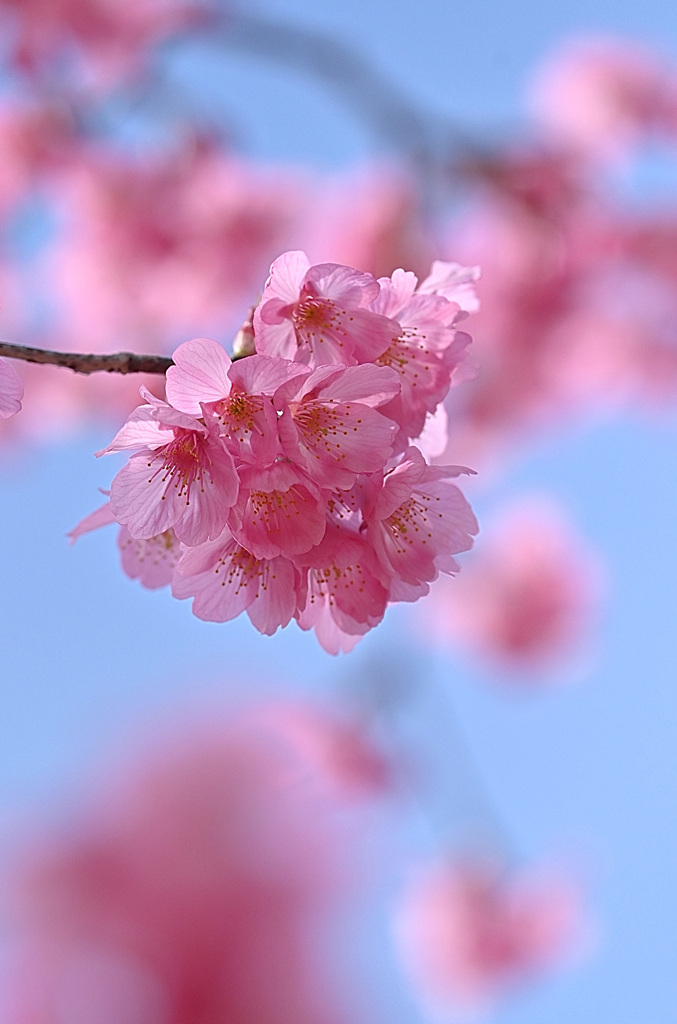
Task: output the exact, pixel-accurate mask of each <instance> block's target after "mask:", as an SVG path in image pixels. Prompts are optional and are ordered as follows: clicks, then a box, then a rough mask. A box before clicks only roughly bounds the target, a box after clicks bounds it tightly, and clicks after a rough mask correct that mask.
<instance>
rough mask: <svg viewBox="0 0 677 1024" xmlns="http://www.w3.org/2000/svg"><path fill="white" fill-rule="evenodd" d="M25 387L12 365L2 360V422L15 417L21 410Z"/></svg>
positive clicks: (0, 415) (0, 383)
mask: <svg viewBox="0 0 677 1024" xmlns="http://www.w3.org/2000/svg"><path fill="white" fill-rule="evenodd" d="M23 396H24V386H23V381H22V380H21V377H20V376H19V374H18V373H17V372H16V370H15V369H14V367H13V366H12V364H11V363H8V362H7V360H6V359H0V420H5V419H7V418H8V417H9V416H14V415H15V413H17V412H19V410H20V409H21V399H22V398H23Z"/></svg>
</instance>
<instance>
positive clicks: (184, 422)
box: [74, 252, 477, 653]
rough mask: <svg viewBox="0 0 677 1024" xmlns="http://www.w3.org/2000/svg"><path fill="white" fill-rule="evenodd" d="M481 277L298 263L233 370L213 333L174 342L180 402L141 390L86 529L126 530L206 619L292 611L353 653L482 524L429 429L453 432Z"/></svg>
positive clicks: (125, 546) (276, 269)
mask: <svg viewBox="0 0 677 1024" xmlns="http://www.w3.org/2000/svg"><path fill="white" fill-rule="evenodd" d="M476 276H477V272H476V271H475V270H474V269H468V268H463V267H461V266H459V265H458V264H450V263H436V264H434V266H433V270H432V273H431V274H430V276H429V277H427V278H426V279H425V280H424V281H423V282H421V283H419V282H418V280H417V278H416V276H415V275H414V274H412V273H408V272H405V271H402V270H398V271H395V273H394V274H393V275H392V277H390V278H381V279H380V280H376V278H374V277H373V276H372V275H370V274H365V273H361V272H359V271H357V270H354V269H352V268H350V267H346V266H342V265H340V264H332V263H325V264H319V265H316V266H311V265H310V262H309V260H308V258H307V257H306V256H305V254H304V253H301V252H288V253H285V254H284V255H282V256H281V257H279V259H277V260H276V261H275V262H274V263H273V265H272V267H271V272H270V277H269V278H268V281H267V283H266V286H265V289H264V291H263V295H262V298H261V301H260V303H259V305H258V307H257V309H256V310H255V312H254V315H253V318H252V321H251V326H250V328H249V336H250V337H249V341H250V344H249V349H250V351H251V354H249V355H247V356H246V358H239V359H237V361H231V359H230V357H229V356H228V355H227V354H226V352H225V351H224V349H223V348H222V347H221V346H220V345H219V344H218V343H217V342H216V341H212V340H210V339H207V338H197V339H194V340H192V341H188V342H185V343H184V344H182V345H180V346H179V348H178V349H177V350H176V351H175V353H174V356H173V360H174V365H173V366H171V367H170V369H169V370H168V372H167V385H166V397H167V401H162V400H160V399H158V398H156V397H154V396H153V395H152V394H151V393H150V392H149V391H147V390H146V389H142V397H143V398H144V399H145V404H143V405H141V406H139V407H138V408H137V409H135V410H134V412H133V413H132V414H131V416H130V417H129V419H128V420H127V422H126V424H125V425H124V426H123V427H122V429H121V430H120V431H119V433H118V434H117V436H116V437H115V438H114V440H113V441H112V442H111V444H110V445H108V446H107V447H106V448H105V449H103V451H102V452H100V453H99V454H106V453H109V452H119V451H122V450H134V449H136V452H135V454H132V456H131V458H130V459H129V462H128V463H127V464H126V465H125V466H124V467H123V468H122V469H121V470H120V472H119V473H118V474H117V476H116V477H115V479H114V480H113V483H112V485H111V492H110V501H109V503H108V504H107V505H106V506H105V507H104V508H103V509H101V510H99V511H98V512H97V513H94V514H93V515H92V516H90V517H88V519H86V520H85V521H84V522H83V523H81V524H80V526H79V527H78V528H76V530H75V531H74V535H75V536H77V535H79V534H80V533H82V532H84V531H86V530H87V529H91V528H93V527H94V526H97V525H100V524H101V523H103V522H105V521H116V522H118V523H119V524H120V525H121V526H122V528H123V530H122V533H121V538H120V546H121V549H122V551H123V566H124V568H125V569H126V571H127V572H128V573H129V575H131V576H136V577H139V578H140V579H141V582H142V583H144V584H145V585H147V586H151V587H155V586H161V585H165V584H171V586H172V591H173V594H174V595H175V596H176V597H178V598H193V611H194V613H195V614H196V615H197V616H198V617H199V618H202V619H206V620H209V621H217V622H225V621H228V620H230V619H232V618H234V617H235V616H236V615H238V614H239V613H240V612H243V611H246V612H247V614H248V615H249V618H250V619H251V621H252V622H253V624H254V625H255V626H256V628H257V629H259V630H260V631H261V632H262V633H266V634H272V633H274V632H275V631H276V630H277V629H278V627H282V626H286V625H287V624H288V623H289V622H290V621H291V619H292V618H295V619H296V620H297V622H298V623H299V625H300V626H301V628H302V629H311V628H314V629H315V631H316V633H317V636H318V638H319V640H320V643H321V644H322V645H323V647H325V649H326V650H328V651H330V652H332V653H337V652H338V651H339V650H344V651H345V650H350V649H351V648H352V647H353V646H354V644H355V643H356V642H357V641H358V640H359V638H360V637H361V636H362V635H364V634H365V633H366V632H367V631H368V630H369V629H371V628H372V627H374V626H376V625H377V624H378V623H379V622H380V621H381V620H382V618H383V616H384V614H385V611H386V608H387V606H388V604H389V602H391V601H414V600H416V599H417V598H419V597H421V596H423V595H425V594H427V593H428V591H429V586H430V583H431V581H432V580H434V579H435V578H437V576H438V575H439V573H440V572H443V573H448V574H453V573H454V572H456V571H457V570H458V564H457V562H456V560H455V558H454V555H455V554H457V553H458V552H460V551H465V550H468V549H469V548H470V547H471V546H472V543H473V535H474V534H475V533H476V532H477V523H476V520H475V517H474V515H473V513H472V510H471V509H470V506H469V505H468V503H467V501H466V499H465V498H464V497H463V495H462V493H461V491H460V490H459V489H458V487H457V486H456V484H455V483H453V482H452V481H453V480H455V479H456V478H457V477H458V476H460V475H462V474H464V473H469V472H471V470H468V469H465V468H464V467H461V466H432V465H429V464H428V462H427V461H426V458H425V456H424V454H423V451H422V450H421V447H422V446H423V447H424V448H425V444H424V443H423V445H422V442H421V439H420V435H421V434H422V432H423V431H424V428H425V427H427V430H426V434H427V435H428V436H430V435H431V434H433V435H435V440H436V442H437V444H438V446H439V442H440V436H439V435H440V432H444V430H443V423H440V422H439V421H440V416H441V414H442V413H443V410H442V409H441V408H440V403H441V402H442V400H443V399H444V397H445V396H446V394H447V392H448V390H449V387H450V384H451V382H452V378H454V377H461V376H462V372H461V371H460V370H459V367H461V366H462V364H463V362H464V359H465V353H466V349H467V346H468V343H469V341H470V338H469V336H468V335H466V334H464V333H462V332H459V331H458V330H457V325H458V323H459V321H460V320H462V319H463V318H464V317H465V316H466V315H467V311H468V309H470V308H473V307H474V304H475V302H476V300H475V296H474V291H473V289H472V282H473V280H474V279H475V278H476ZM239 347H240V351H242V339H240V343H239ZM244 347H245V349H246V348H247V346H246V345H245V346H244ZM431 420H432V421H433V424H434V427H433V428H431V427H430V421H431ZM416 440H419V446H414V445H413V444H412V442H413V441H416ZM442 440H443V441H444V440H445V439H442Z"/></svg>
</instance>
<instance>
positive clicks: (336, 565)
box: [296, 529, 389, 654]
mask: <svg viewBox="0 0 677 1024" xmlns="http://www.w3.org/2000/svg"><path fill="white" fill-rule="evenodd" d="M297 562H298V563H299V564H300V565H302V566H303V567H304V568H305V569H306V570H308V596H307V599H306V602H305V605H303V604H301V605H300V609H299V612H298V614H297V616H296V618H297V621H298V623H299V625H300V627H301V629H315V632H316V635H317V637H318V639H319V641H320V643H321V644H322V646H323V647H325V649H326V650H328V651H329V653H330V654H336V653H337V652H338V650H345V649H348V650H349V649H351V648H352V646H354V644H353V642H352V641H351V640H348V642H347V643H348V646H347V648H346V645H345V644H344V642H343V639H342V638H343V637H344V636H347V637H349V638H350V637H358V638H359V637H360V636H363V635H364V634H365V633H367V632H368V631H369V630H370V629H372V628H373V627H374V626H377V625H378V623H379V622H380V621H381V620H382V619H383V616H384V615H385V611H386V607H387V604H388V596H389V594H388V590H387V588H386V587H385V586H384V585H383V582H382V581H381V578H380V572H379V567H378V564H377V562H376V559H375V558H374V554H373V552H372V550H371V548H370V547H369V545H368V544H367V543H366V542H365V541H364V540H363V539H362V538H361V537H359V536H357V537H355V536H349V535H347V534H343V533H342V532H341V531H340V530H333V529H329V530H327V533H326V535H325V537H324V539H323V541H322V543H321V544H318V545H317V546H316V547H315V548H313V549H312V551H310V552H309V553H308V554H307V555H305V556H299V557H298V558H297Z"/></svg>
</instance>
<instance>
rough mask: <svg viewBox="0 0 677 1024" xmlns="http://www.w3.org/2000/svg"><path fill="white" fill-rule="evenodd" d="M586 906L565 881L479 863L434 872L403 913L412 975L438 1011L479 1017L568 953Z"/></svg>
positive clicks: (416, 886)
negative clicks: (515, 874)
mask: <svg viewBox="0 0 677 1024" xmlns="http://www.w3.org/2000/svg"><path fill="white" fill-rule="evenodd" d="M579 902H580V898H579V896H578V893H577V891H576V889H575V887H574V886H573V885H572V884H571V882H569V881H567V880H564V879H563V878H561V877H559V876H547V875H544V876H543V877H539V876H538V875H533V876H531V875H529V874H527V875H525V876H524V877H511V876H509V875H506V874H504V873H503V872H501V871H500V870H498V868H497V866H496V865H495V864H492V863H491V862H490V861H482V860H476V859H472V860H471V859H466V860H458V861H451V860H450V861H448V862H446V863H440V864H438V865H435V866H431V867H429V868H427V869H425V870H422V871H421V872H420V874H419V876H418V877H417V878H415V879H414V881H413V883H412V885H411V886H410V887H409V890H408V892H407V893H406V894H405V897H404V901H403V905H402V907H401V910H400V915H399V920H398V922H397V930H398V937H399V941H400V948H401V953H402V959H403V962H404V965H405V968H406V970H407V971H408V973H409V974H410V975H411V978H412V980H413V982H414V984H415V985H416V987H417V989H418V990H419V991H420V994H421V997H422V999H423V1001H424V1002H425V1003H426V1004H428V1005H429V1006H430V1007H431V1009H433V1011H437V1012H438V1013H444V1014H445V1015H448V1013H449V1012H450V1011H451V1012H454V1011H455V1012H456V1013H458V1014H460V1015H462V1016H473V1015H474V1014H475V1013H477V1012H478V1011H482V1010H487V1009H490V1008H491V1004H492V1003H493V1002H494V1000H495V999H497V998H498V997H499V996H500V995H502V994H503V993H504V992H506V991H507V990H509V989H510V988H511V987H512V986H514V985H515V984H516V983H518V982H520V981H524V980H526V979H528V978H529V977H530V976H532V975H538V974H540V973H541V972H543V971H544V970H546V969H547V968H549V967H550V966H551V964H553V963H555V962H556V961H557V959H558V958H560V957H561V956H562V955H563V954H564V953H565V952H566V951H567V949H568V947H570V945H571V943H572V939H573V938H574V933H575V932H576V930H577V927H576V926H577V925H578V918H579V913H580V911H579Z"/></svg>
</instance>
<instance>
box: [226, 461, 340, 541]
mask: <svg viewBox="0 0 677 1024" xmlns="http://www.w3.org/2000/svg"><path fill="white" fill-rule="evenodd" d="M326 525H327V524H326V517H325V510H324V504H323V500H322V495H321V493H320V491H319V490H318V488H317V487H316V486H315V485H314V484H313V483H312V482H311V481H310V480H309V479H308V477H306V476H305V475H304V474H303V473H302V472H301V471H300V470H298V469H296V467H294V466H292V465H290V464H289V463H287V462H276V463H274V464H273V465H272V466H269V467H268V468H266V469H259V468H258V467H257V466H249V467H246V468H244V469H242V470H241V471H240V493H239V496H238V499H237V501H236V502H235V504H234V506H233V509H232V512H231V514H230V519H229V526H230V528H231V530H232V532H233V536H234V537H236V539H237V540H238V541H239V542H240V544H242V546H243V547H245V548H246V549H247V551H249V552H251V554H252V555H254V557H255V558H263V559H269V558H277V556H278V555H284V556H285V557H286V558H291V557H292V556H294V555H300V554H303V553H304V552H306V551H310V549H311V548H312V547H314V546H315V545H316V544H319V542H320V541H321V540H322V538H323V536H324V533H325V529H326Z"/></svg>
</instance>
